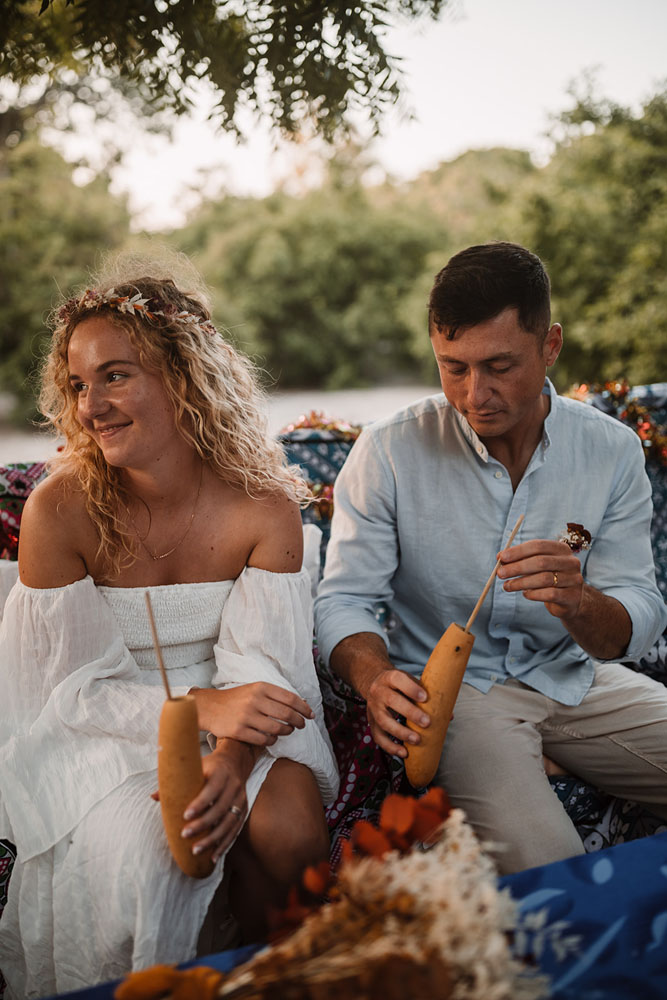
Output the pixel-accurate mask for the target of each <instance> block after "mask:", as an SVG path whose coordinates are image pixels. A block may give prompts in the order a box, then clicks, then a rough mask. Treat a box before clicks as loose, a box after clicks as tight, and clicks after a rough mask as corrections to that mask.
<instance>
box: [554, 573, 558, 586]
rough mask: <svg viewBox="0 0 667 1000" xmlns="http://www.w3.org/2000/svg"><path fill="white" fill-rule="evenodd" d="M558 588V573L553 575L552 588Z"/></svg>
mask: <svg viewBox="0 0 667 1000" xmlns="http://www.w3.org/2000/svg"><path fill="white" fill-rule="evenodd" d="M557 586H558V573H554V587H557Z"/></svg>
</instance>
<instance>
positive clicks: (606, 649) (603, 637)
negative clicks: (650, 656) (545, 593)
mask: <svg viewBox="0 0 667 1000" xmlns="http://www.w3.org/2000/svg"><path fill="white" fill-rule="evenodd" d="M561 621H562V622H563V625H564V626H565V628H566V629H567V630H568V632H569V633H570V635H571V636H572V638H573V639H574V641H575V642H577V643H578V644H579V645H580V646H581V648H582V649H584V650H585V651H586V652H587V653H588V654H589V655H590V656H593V657H594V658H595V659H599V660H615V659H620V657H622V656H623V654H624V653H625V651H626V649H627V648H628V644H629V642H630V639H631V638H632V619H631V618H630V615H629V614H628V612H627V611H626V610H625V608H624V607H623V605H622V604H621V602H620V601H617V600H616V598H615V597H608V596H607V595H606V594H603V593H602V592H601V591H599V590H596V589H595V587H591V586H589V585H588V584H584V589H583V593H582V598H581V604H580V606H579V610H578V611H577V613H576V615H573V617H572V618H571V619H567V618H562V619H561Z"/></svg>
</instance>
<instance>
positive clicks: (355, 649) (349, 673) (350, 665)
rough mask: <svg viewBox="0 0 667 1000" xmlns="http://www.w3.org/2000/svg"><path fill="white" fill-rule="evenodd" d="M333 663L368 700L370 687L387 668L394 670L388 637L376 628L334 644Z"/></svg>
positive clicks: (334, 667)
mask: <svg viewBox="0 0 667 1000" xmlns="http://www.w3.org/2000/svg"><path fill="white" fill-rule="evenodd" d="M329 664H330V666H331V669H332V670H333V671H334V673H336V674H338V676H339V677H342V678H343V680H344V681H347V683H348V684H349V685H350V686H351V687H353V688H354V690H355V691H358V692H359V694H360V695H361V697H362V698H365V699H366V700H368V689H369V687H370V685H371V684H372V682H373V680H374V679H375V678H376V677H377V676H378V674H379V673H380V672H381V671H383V670H392V669H393V667H394V665H393V663H392V662H391V660H390V659H389V655H388V653H387V647H386V645H385V643H384V640H383V639H381V638H380V636H379V635H377V634H376V633H375V632H357V633H355V634H354V635H348V636H346V638H345V639H341V641H340V642H339V643H338V644H337V645H336V646H335V647H334V649H333V652H332V653H331V656H330V659H329Z"/></svg>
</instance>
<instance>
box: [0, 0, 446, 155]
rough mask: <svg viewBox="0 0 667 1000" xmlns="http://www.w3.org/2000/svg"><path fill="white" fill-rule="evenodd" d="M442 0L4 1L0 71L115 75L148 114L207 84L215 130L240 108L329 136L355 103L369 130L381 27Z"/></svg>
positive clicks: (386, 82)
mask: <svg viewBox="0 0 667 1000" xmlns="http://www.w3.org/2000/svg"><path fill="white" fill-rule="evenodd" d="M448 2H449V0H385V2H379V0H376V2H373V3H363V4H354V5H352V4H348V3H347V2H345V3H341V2H340V0H333V2H324V0H285V2H278V0H246V2H244V3H243V4H241V3H238V2H230V0H115V2H114V3H109V2H108V0H66V2H64V0H42V2H41V3H40V2H37V0H15V2H14V3H12V4H10V5H5V6H9V11H7V12H6V13H5V14H4V16H3V17H4V19H3V22H2V27H0V43H2V44H1V45H0V49H1V51H2V57H1V58H0V76H7V77H9V78H11V79H12V80H14V81H15V82H17V83H23V82H26V81H27V80H29V79H31V78H33V77H34V76H35V75H37V74H47V75H48V76H50V77H52V78H53V77H57V76H58V74H59V73H60V72H61V71H62V69H63V68H70V69H74V70H76V72H77V73H78V74H79V75H84V74H87V73H91V72H92V73H93V74H95V75H100V74H102V75H105V74H106V75H107V76H109V75H111V76H117V77H119V78H120V79H121V80H124V81H126V82H128V83H130V84H132V85H133V87H134V88H135V89H136V90H137V91H139V92H140V93H141V94H142V95H143V96H144V99H145V101H146V103H147V106H150V105H152V106H153V107H154V108H156V109H157V108H169V109H171V110H172V111H175V112H177V113H181V112H182V111H184V110H186V109H187V108H188V106H189V105H190V102H191V99H192V86H193V84H196V83H197V82H198V81H200V80H206V81H207V82H208V83H210V84H211V85H212V86H213V88H214V90H215V93H216V95H217V101H218V103H217V108H216V115H217V117H218V119H219V121H220V123H221V125H222V126H223V127H227V128H229V127H231V128H234V129H236V130H237V131H239V111H241V110H242V109H244V108H250V109H251V110H252V111H253V112H255V113H260V114H263V115H266V116H268V118H269V119H270V121H271V122H272V124H273V125H274V126H276V127H278V128H279V129H281V130H283V131H285V132H288V133H292V132H296V131H299V130H300V129H301V128H302V127H303V126H304V125H306V124H310V126H311V127H312V128H313V129H314V130H315V131H317V132H318V133H319V134H321V135H324V136H326V137H327V138H331V137H333V136H334V135H336V134H337V133H338V132H340V131H341V130H345V128H346V127H347V117H348V114H349V112H351V111H354V110H357V109H359V108H362V109H364V110H366V111H367V112H368V114H369V116H370V119H371V121H372V123H373V124H374V125H375V126H377V125H378V123H379V121H380V119H381V117H382V114H383V112H384V111H385V110H386V108H387V106H388V105H391V104H393V103H394V102H395V100H396V98H397V96H398V93H399V75H398V67H397V61H396V60H394V59H393V58H392V57H391V56H390V55H389V54H388V53H387V52H386V51H385V48H384V39H383V32H384V29H385V27H386V25H387V23H388V22H389V21H395V20H396V19H397V18H399V17H401V16H402V17H410V18H417V17H419V16H422V15H426V14H430V15H431V16H433V17H435V16H437V14H439V13H440V11H441V10H443V9H444V8H445V6H446V5H447V3H448Z"/></svg>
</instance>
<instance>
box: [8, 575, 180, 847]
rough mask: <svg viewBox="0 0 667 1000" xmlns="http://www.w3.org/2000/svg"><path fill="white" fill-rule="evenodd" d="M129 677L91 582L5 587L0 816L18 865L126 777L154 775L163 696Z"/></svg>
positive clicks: (135, 673)
mask: <svg viewBox="0 0 667 1000" xmlns="http://www.w3.org/2000/svg"><path fill="white" fill-rule="evenodd" d="M139 676H140V670H139V668H138V666H137V664H136V662H135V660H134V658H133V657H132V655H131V654H130V652H129V650H128V649H127V646H126V645H125V643H124V640H123V637H122V634H121V632H120V629H119V627H118V625H117V623H116V620H115V618H114V616H113V614H112V612H111V609H110V608H109V606H108V605H107V603H106V602H105V601H104V599H103V598H102V596H101V595H100V594H99V593H98V592H97V589H96V587H95V584H94V582H93V580H92V579H91V577H85V578H84V579H83V580H80V581H78V582H76V583H73V584H70V585H69V586H66V587H60V588H54V589H45V590H34V589H32V588H29V587H26V586H24V585H23V584H22V583H20V582H18V583H17V584H16V585H15V587H14V588H13V590H12V592H11V594H10V595H9V598H8V600H7V604H6V607H5V615H4V619H3V622H2V626H0V678H1V680H0V684H1V687H2V698H3V712H2V720H1V721H0V803H1V804H2V806H3V809H1V810H0V813H4V815H3V816H2V820H3V823H2V834H1V835H4V836H7V837H8V838H9V839H10V840H12V841H13V842H14V843H16V844H17V847H18V851H19V857H20V860H21V861H26V860H28V859H29V858H31V857H34V856H36V855H38V854H41V853H42V852H43V851H46V850H47V849H49V848H50V847H52V846H53V845H54V844H56V843H58V841H59V840H61V839H62V837H64V836H65V835H66V834H67V833H69V831H70V830H72V829H73V828H74V827H75V826H76V825H77V823H79V822H80V820H81V819H82V818H83V817H84V816H85V815H86V813H87V812H88V811H89V810H90V809H91V808H92V806H93V805H95V804H96V803H97V802H99V801H101V799H103V798H104V797H105V796H106V795H107V794H108V793H109V792H111V791H112V790H113V789H114V788H116V787H118V786H119V785H120V784H121V783H122V782H123V781H124V780H125V779H126V778H127V777H129V776H130V775H132V774H136V773H139V772H145V771H150V770H154V769H155V768H156V766H157V730H158V722H159V717H160V712H161V709H162V705H163V703H164V691H163V690H162V688H161V687H158V686H149V685H145V684H142V683H141V682H139ZM109 681H112V683H109ZM186 691H187V687H183V688H181V687H178V688H175V689H174V691H173V693H174V694H175V695H180V694H185V693H186ZM7 826H8V828H7Z"/></svg>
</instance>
